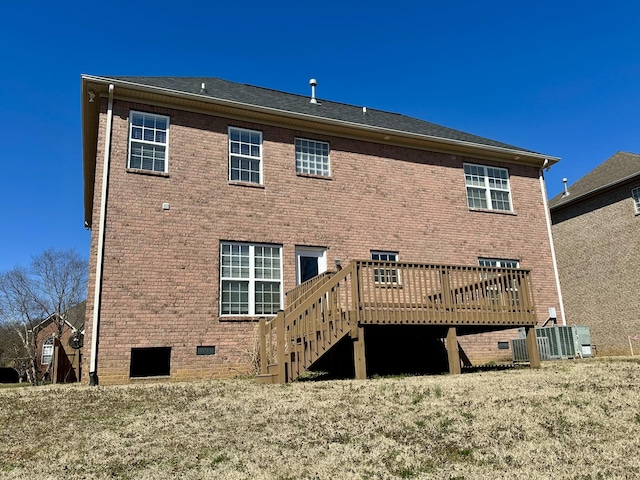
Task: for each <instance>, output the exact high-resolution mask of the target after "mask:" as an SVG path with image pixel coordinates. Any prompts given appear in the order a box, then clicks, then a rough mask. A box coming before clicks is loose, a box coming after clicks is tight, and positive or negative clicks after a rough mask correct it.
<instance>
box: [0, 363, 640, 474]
mask: <svg viewBox="0 0 640 480" xmlns="http://www.w3.org/2000/svg"><path fill="white" fill-rule="evenodd" d="M0 405H1V408H0V478H8V479H29V478H38V479H40V480H44V479H103V478H130V479H165V478H184V479H204V478H218V479H236V478H238V479H245V478H251V479H305V478H309V479H349V478H358V479H360V478H362V479H367V478H370V479H393V478H437V479H446V478H482V479H494V478H509V479H518V478H526V479H533V478H545V479H548V478H553V479H556V478H575V479H596V478H598V479H599V478H603V479H615V478H640V362H638V361H637V360H635V359H630V358H627V359H615V360H614V359H598V360H584V361H566V362H550V363H546V364H545V365H544V366H543V368H542V369H540V370H533V371H532V370H529V369H512V370H508V371H496V372H480V373H471V374H465V375H461V376H455V377H454V376H425V377H403V378H395V377H394V378H377V379H371V380H367V381H356V380H348V381H320V382H313V381H307V382H297V383H293V384H288V385H257V384H256V383H255V382H254V381H253V380H250V379H242V380H233V381H210V382H201V383H185V384H155V385H146V384H145V385H135V386H124V387H97V388H91V387H86V386H79V385H73V386H51V387H39V388H32V387H25V388H2V389H0Z"/></svg>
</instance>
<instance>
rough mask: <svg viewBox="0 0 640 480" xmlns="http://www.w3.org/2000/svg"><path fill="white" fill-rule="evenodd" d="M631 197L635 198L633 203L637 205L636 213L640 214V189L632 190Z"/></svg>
mask: <svg viewBox="0 0 640 480" xmlns="http://www.w3.org/2000/svg"><path fill="white" fill-rule="evenodd" d="M631 196H632V197H633V202H634V203H635V205H636V213H640V187H636V188H634V189H633V190H631Z"/></svg>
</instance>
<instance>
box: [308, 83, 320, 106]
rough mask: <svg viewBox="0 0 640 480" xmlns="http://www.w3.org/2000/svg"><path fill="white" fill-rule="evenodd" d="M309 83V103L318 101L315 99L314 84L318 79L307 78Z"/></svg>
mask: <svg viewBox="0 0 640 480" xmlns="http://www.w3.org/2000/svg"><path fill="white" fill-rule="evenodd" d="M309 85H311V100H309V103H318V101H317V100H316V85H318V81H317V80H316V79H315V78H312V79H311V80H309Z"/></svg>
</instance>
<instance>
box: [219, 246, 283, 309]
mask: <svg viewBox="0 0 640 480" xmlns="http://www.w3.org/2000/svg"><path fill="white" fill-rule="evenodd" d="M281 250H282V247H280V246H277V245H254V244H249V243H236V242H224V243H222V244H221V245H220V291H221V295H220V314H221V315H275V314H276V313H277V312H278V310H280V309H281V308H282V304H283V298H282V253H281Z"/></svg>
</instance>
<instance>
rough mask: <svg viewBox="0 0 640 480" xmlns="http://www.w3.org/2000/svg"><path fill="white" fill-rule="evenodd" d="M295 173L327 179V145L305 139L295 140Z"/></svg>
mask: <svg viewBox="0 0 640 480" xmlns="http://www.w3.org/2000/svg"><path fill="white" fill-rule="evenodd" d="M295 144H296V172H297V173H306V174H308V175H320V176H323V177H328V176H329V175H330V173H329V144H328V143H327V142H318V141H316V140H307V139H305V138H296V139H295Z"/></svg>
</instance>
